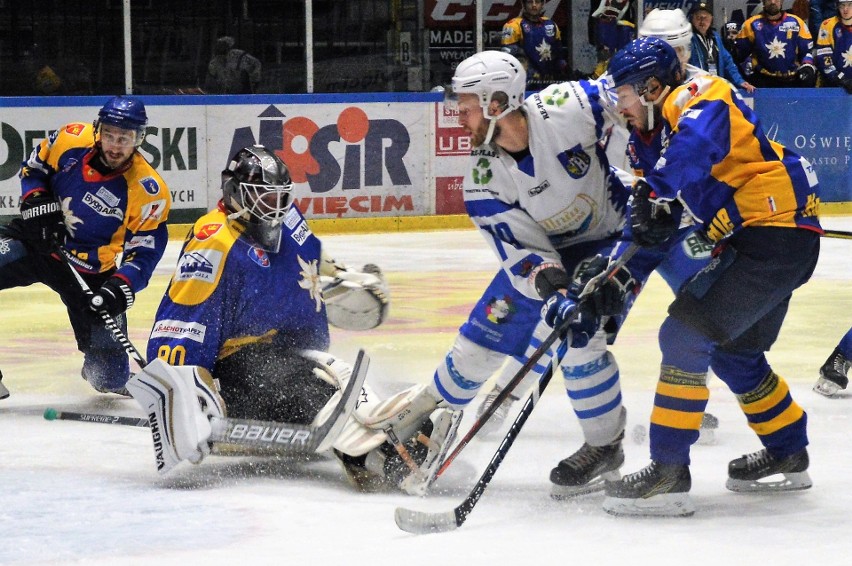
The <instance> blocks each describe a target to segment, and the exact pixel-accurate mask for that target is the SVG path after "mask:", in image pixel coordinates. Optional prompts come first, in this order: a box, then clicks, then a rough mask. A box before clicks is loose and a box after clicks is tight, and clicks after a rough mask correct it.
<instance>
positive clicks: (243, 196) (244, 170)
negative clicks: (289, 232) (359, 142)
mask: <svg viewBox="0 0 852 566" xmlns="http://www.w3.org/2000/svg"><path fill="white" fill-rule="evenodd" d="M222 197H223V198H222V202H223V203H224V205H225V207H226V208H227V209H228V212H229V213H230V214H229V215H228V219H229V220H238V221H239V222H241V223H242V224H243V225H244V226H245V229H246V233H247V234H248V235H249V236H250V237H251V238H252V239H254V240H255V242H257V244H258V245H259V246H260V247H261V248H263V249H264V250H266V251H268V252H272V253H277V252H278V250H279V249H280V248H281V235H282V228H281V224H282V223H283V222H284V217H285V216H286V215H287V211H288V210H289V208H290V203H291V202H292V198H293V181H292V180H291V179H290V172H289V171H288V170H287V166H286V165H284V162H283V161H281V159H280V158H279V157H278V156H277V155H275V154H274V153H273V152H271V151H269V150H268V149H266V148H265V147H263V146H259V145H254V146H250V147H245V148H243V149H241V150H240V151H238V152H237V154H236V155H234V157H233V158H232V159H231V161H230V163H228V167H227V168H226V169H225V170H224V171H222Z"/></svg>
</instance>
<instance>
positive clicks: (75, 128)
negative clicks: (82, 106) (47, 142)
mask: <svg viewBox="0 0 852 566" xmlns="http://www.w3.org/2000/svg"><path fill="white" fill-rule="evenodd" d="M85 127H86V125H85V124H68V125H67V126H65V133H66V134H70V135H72V136H79V135H80V134H81V133H83V129H84V128H85Z"/></svg>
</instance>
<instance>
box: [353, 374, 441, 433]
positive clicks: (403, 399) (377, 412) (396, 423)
mask: <svg viewBox="0 0 852 566" xmlns="http://www.w3.org/2000/svg"><path fill="white" fill-rule="evenodd" d="M438 402H439V400H438V399H436V398H435V396H434V394H433V393H432V392H431V391H430V390H429V388H428V387H427V386H426V385H413V386H411V387H409V388H408V389H403V390H402V391H400V392H399V393H396V394H395V395H392V396H391V397H389V398H387V399H385V400H384V401H382V402H381V403H379V404H378V405H376V406H375V407H374V408H373V410H372V412H371V413H370V415H369V416H368V417H367V418H365V419H364V424H365V425H366V426H368V427H370V428H373V429H378V430H384V429H386V428H388V427H393V429H394V431H395V432H396V435H397V436H398V437H399V439H400V440H402V441H403V442H405V441H406V440H408V439H409V438H411V437H412V436H413V435H414V433H415V432H416V431H417V429H418V428H420V425H421V424H423V422H424V421H425V420H426V419H427V418H428V416H429V415H430V414H431V413H432V411H434V410H435V409H436V408H438Z"/></svg>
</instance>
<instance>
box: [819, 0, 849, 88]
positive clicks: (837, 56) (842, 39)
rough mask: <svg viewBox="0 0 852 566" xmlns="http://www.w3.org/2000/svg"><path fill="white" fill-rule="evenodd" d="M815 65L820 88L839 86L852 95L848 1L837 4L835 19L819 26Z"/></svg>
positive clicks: (838, 0) (844, 0)
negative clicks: (821, 80)
mask: <svg viewBox="0 0 852 566" xmlns="http://www.w3.org/2000/svg"><path fill="white" fill-rule="evenodd" d="M816 62H817V68H818V69H819V72H820V74H821V75H822V78H823V83H822V86H842V87H843V88H845V89H846V92H848V93H849V94H852V0H837V15H836V16H834V17H833V18H829V19H827V20H825V21H823V22H822V25H821V26H820V28H819V34H818V35H817V41H816Z"/></svg>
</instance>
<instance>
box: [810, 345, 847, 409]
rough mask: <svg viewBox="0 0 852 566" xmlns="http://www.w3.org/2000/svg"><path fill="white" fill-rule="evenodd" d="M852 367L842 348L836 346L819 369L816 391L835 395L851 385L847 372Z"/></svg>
mask: <svg viewBox="0 0 852 566" xmlns="http://www.w3.org/2000/svg"><path fill="white" fill-rule="evenodd" d="M850 367H852V363H850V362H849V360H848V359H847V358H846V356H844V355H843V354H842V353H841V352H840V349H838V348H835V349H834V351H833V352H832V353H831V355H830V356H829V357H828V359H827V360H825V363H824V364H822V367H821V368H820V369H819V380H818V381H817V383H816V385H814V391H816V392H817V393H819V394H820V395H824V396H826V397H834V396H835V395H837V394H838V393H839V392H840V391H841V390H842V389H846V386H847V385H849V378H848V377H847V374H848V373H849V368H850Z"/></svg>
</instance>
